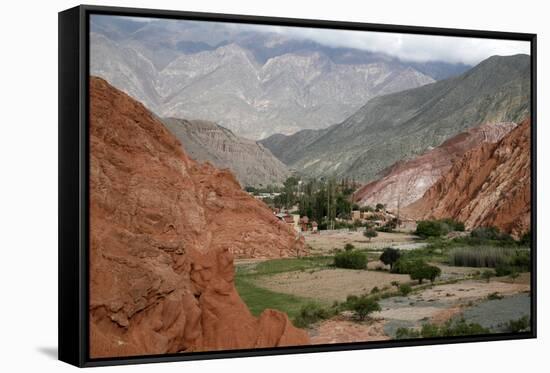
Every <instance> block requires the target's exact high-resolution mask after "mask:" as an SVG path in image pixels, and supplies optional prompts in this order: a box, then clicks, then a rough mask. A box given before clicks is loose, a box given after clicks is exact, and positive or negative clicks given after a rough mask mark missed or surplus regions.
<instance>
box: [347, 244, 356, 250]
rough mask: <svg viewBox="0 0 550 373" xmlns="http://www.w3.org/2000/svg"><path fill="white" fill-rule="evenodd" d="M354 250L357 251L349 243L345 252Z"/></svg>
mask: <svg viewBox="0 0 550 373" xmlns="http://www.w3.org/2000/svg"><path fill="white" fill-rule="evenodd" d="M353 249H355V246H353V245H352V244H350V243H347V244H346V245H345V246H344V250H345V251H352V250H353Z"/></svg>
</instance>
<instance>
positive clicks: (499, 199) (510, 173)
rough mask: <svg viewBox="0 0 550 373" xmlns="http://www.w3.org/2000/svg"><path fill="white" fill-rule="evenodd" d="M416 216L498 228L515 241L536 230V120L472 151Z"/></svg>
mask: <svg viewBox="0 0 550 373" xmlns="http://www.w3.org/2000/svg"><path fill="white" fill-rule="evenodd" d="M403 214H404V215H408V216H411V217H415V218H424V219H425V218H437V219H439V218H447V217H450V218H454V219H457V220H459V221H462V222H464V223H465V225H466V227H467V228H475V227H481V226H495V227H498V228H500V229H501V230H503V231H505V232H508V233H511V234H512V235H514V236H515V237H519V236H520V235H521V234H523V233H525V232H527V231H529V230H530V229H531V220H530V219H531V121H530V120H525V121H524V122H522V123H521V124H520V125H519V126H518V127H517V128H515V129H514V130H512V131H511V132H510V133H509V134H508V135H506V136H505V137H504V138H503V139H502V140H500V141H499V142H497V143H494V144H490V143H484V144H481V145H480V146H478V147H476V148H474V149H472V150H470V151H469V152H467V153H466V154H464V156H463V157H462V158H461V159H460V161H458V162H456V163H455V164H454V165H453V167H452V168H451V169H450V170H449V171H448V172H447V173H446V174H445V175H444V176H443V177H442V178H441V179H439V181H438V182H437V183H435V184H434V185H433V186H432V187H431V188H430V189H428V191H427V192H426V193H425V194H424V196H423V197H422V198H421V199H420V200H418V201H416V202H414V203H413V204H411V205H409V206H407V207H406V208H405V209H404V210H403Z"/></svg>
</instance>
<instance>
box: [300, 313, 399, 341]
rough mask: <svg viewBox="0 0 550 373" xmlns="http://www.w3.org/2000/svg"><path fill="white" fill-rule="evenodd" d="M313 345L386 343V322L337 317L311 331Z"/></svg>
mask: <svg viewBox="0 0 550 373" xmlns="http://www.w3.org/2000/svg"><path fill="white" fill-rule="evenodd" d="M309 337H310V339H311V343H312V344H326V343H351V342H371V341H384V340H388V339H390V338H389V337H388V336H387V335H385V334H384V320H370V321H365V322H361V323H359V322H353V321H350V320H348V319H347V318H346V317H344V316H336V317H333V318H332V319H330V320H326V321H323V322H321V323H320V324H319V325H317V326H315V327H314V328H312V329H310V330H309Z"/></svg>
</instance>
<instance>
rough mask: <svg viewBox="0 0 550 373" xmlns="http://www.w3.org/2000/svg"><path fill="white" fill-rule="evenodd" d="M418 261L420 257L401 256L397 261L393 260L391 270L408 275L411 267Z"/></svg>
mask: <svg viewBox="0 0 550 373" xmlns="http://www.w3.org/2000/svg"><path fill="white" fill-rule="evenodd" d="M418 261H420V259H411V258H407V256H402V257H401V258H399V259H398V260H397V262H395V264H394V265H393V268H392V269H391V272H392V273H398V274H401V275H408V274H410V273H411V271H412V269H413V268H414V266H415V265H416V262H418Z"/></svg>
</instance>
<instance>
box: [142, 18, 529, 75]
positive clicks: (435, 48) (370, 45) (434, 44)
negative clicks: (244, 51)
mask: <svg viewBox="0 0 550 373" xmlns="http://www.w3.org/2000/svg"><path fill="white" fill-rule="evenodd" d="M133 19H134V20H140V21H144V22H149V21H151V20H153V19H151V18H141V19H140V18H133ZM170 22H190V21H182V20H173V21H170ZM194 22H196V21H194ZM227 25H228V26H229V27H232V28H242V29H247V30H255V31H258V32H275V33H278V34H280V35H284V36H286V37H289V38H299V39H309V40H313V41H316V42H318V43H320V44H323V45H327V46H331V47H350V48H357V49H362V50H367V51H371V52H382V53H386V54H389V55H391V56H394V57H398V58H400V59H403V60H407V61H415V62H426V61H445V62H450V63H458V62H461V63H465V64H469V65H475V64H477V63H479V62H481V61H482V60H484V59H486V58H488V57H490V56H493V55H501V56H508V55H514V54H518V53H524V54H529V53H530V44H529V42H525V41H512V40H495V39H476V38H461V37H446V36H432V35H412V34H397V33H381V32H368V31H345V30H331V29H316V28H305V27H284V26H266V25H245V24H237V23H233V24H231V23H228V24H227Z"/></svg>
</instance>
